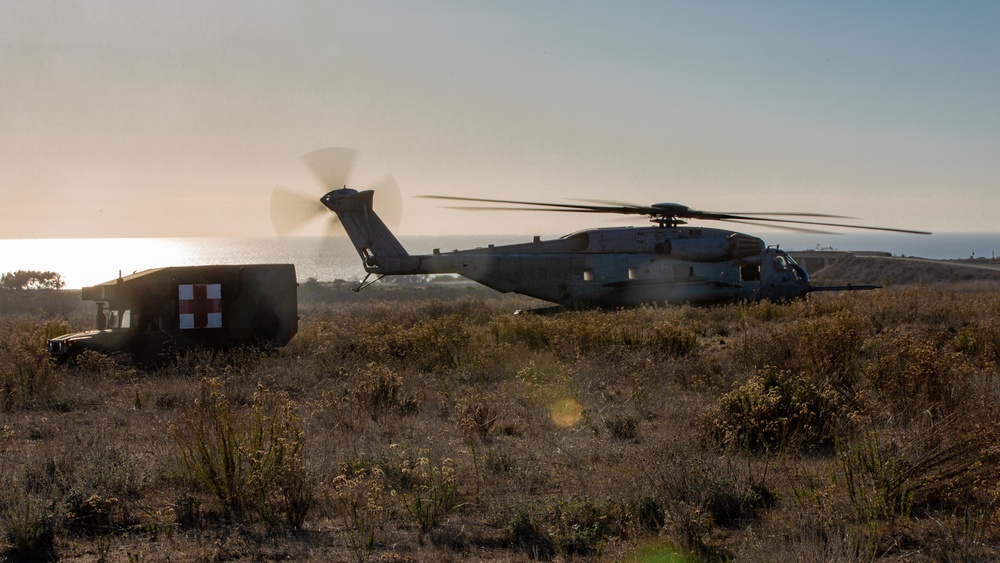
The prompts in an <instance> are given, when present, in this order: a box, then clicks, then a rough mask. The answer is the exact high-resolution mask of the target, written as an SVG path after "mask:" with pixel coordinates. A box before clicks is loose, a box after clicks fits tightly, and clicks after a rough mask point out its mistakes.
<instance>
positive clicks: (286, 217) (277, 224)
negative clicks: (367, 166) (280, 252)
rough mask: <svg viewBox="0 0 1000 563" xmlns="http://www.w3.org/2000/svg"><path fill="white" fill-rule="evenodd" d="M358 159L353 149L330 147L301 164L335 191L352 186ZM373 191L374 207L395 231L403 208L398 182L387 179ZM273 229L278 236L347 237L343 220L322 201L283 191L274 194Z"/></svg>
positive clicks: (317, 151) (315, 152)
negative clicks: (343, 235)
mask: <svg viewBox="0 0 1000 563" xmlns="http://www.w3.org/2000/svg"><path fill="white" fill-rule="evenodd" d="M357 155H358V151H356V150H354V149H350V148H343V147H330V148H325V149H319V150H315V151H313V152H311V153H309V154H306V155H305V156H303V157H302V160H303V161H304V162H305V164H306V166H307V167H308V168H309V169H310V170H311V171H312V173H313V175H315V176H316V179H317V180H319V182H320V183H321V184H322V185H323V187H324V188H326V191H332V190H336V189H338V188H344V187H346V186H347V185H348V184H349V183H350V180H351V176H352V174H353V172H354V163H355V160H356V159H357ZM371 189H373V190H374V191H375V192H376V196H375V207H376V208H377V209H378V212H379V214H380V215H381V216H382V217H383V219H384V221H385V223H386V224H387V225H389V226H390V227H393V228H395V227H397V226H399V222H400V220H401V218H402V207H403V205H402V196H401V195H400V193H399V186H398V185H397V184H396V180H395V179H394V178H393V177H392V176H389V175H386V176H385V177H383V178H382V179H381V180H379V181H377V182H376V183H375V184H374V185H373V186H371ZM324 217H325V218H326V221H325V225H324V226H323V227H322V228H318V223H319V219H321V218H324ZM271 225H272V226H273V227H274V232H275V233H277V234H278V235H279V236H289V235H296V234H309V233H310V232H312V233H314V234H319V233H322V234H323V235H326V236H334V235H342V234H344V229H343V225H342V224H341V222H340V220H339V219H338V218H337V216H336V215H334V214H331V213H330V212H329V210H328V209H327V208H326V206H324V205H323V204H322V203H321V202H320V199H319V197H317V196H313V195H309V194H306V193H302V192H299V191H296V190H290V189H287V188H282V187H276V188H274V190H273V191H272V192H271ZM317 231H318V232H317Z"/></svg>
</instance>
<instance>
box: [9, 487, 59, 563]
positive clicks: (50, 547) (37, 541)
mask: <svg viewBox="0 0 1000 563" xmlns="http://www.w3.org/2000/svg"><path fill="white" fill-rule="evenodd" d="M5 516H6V518H5V520H6V524H7V525H6V536H7V541H9V542H10V544H11V547H12V548H13V552H14V553H15V554H16V555H18V556H21V557H24V558H26V559H31V560H38V561H40V560H55V558H56V551H55V516H54V515H53V514H51V513H47V512H45V511H43V510H40V509H39V507H38V506H37V502H36V501H35V500H34V499H32V498H30V497H29V496H28V495H27V494H23V493H22V494H15V495H13V498H11V499H10V500H9V501H8V504H7V510H6V514H5Z"/></svg>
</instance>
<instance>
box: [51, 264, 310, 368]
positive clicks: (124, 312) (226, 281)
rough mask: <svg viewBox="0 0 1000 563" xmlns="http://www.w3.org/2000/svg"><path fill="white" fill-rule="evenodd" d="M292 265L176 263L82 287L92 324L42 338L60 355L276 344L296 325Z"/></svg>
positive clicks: (142, 356)
mask: <svg viewBox="0 0 1000 563" xmlns="http://www.w3.org/2000/svg"><path fill="white" fill-rule="evenodd" d="M296 287H297V284H296V280H295V266H294V265H292V264H248V265H220V266H177V267H169V268H157V269H153V270H146V271H143V272H139V273H136V274H132V275H130V276H125V277H119V278H118V279H117V280H112V281H109V282H105V283H102V284H99V285H95V286H91V287H85V288H83V290H82V292H81V296H82V298H83V299H84V300H85V301H94V302H96V303H97V330H91V331H86V332H78V333H73V334H67V335H63V336H60V337H58V338H53V339H52V340H50V341H49V352H50V353H51V354H52V356H53V357H55V358H56V359H57V360H59V361H66V360H68V359H70V358H71V357H73V356H75V355H76V354H79V353H80V352H82V351H83V350H95V351H99V352H105V353H117V352H129V353H131V354H133V355H135V357H136V358H137V359H138V360H141V361H145V360H154V359H156V358H162V357H164V356H167V355H171V354H172V353H173V352H175V351H181V350H186V349H189V348H193V347H208V348H221V347H228V346H234V345H240V344H264V345H269V346H283V345H285V344H287V343H288V341H289V340H291V338H292V336H294V335H295V333H296V331H297V330H298V309H297V301H296V298H297V295H296V294H297V290H296Z"/></svg>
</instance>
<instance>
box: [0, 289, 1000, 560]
mask: <svg viewBox="0 0 1000 563" xmlns="http://www.w3.org/2000/svg"><path fill="white" fill-rule="evenodd" d="M399 291H401V292H406V291H409V292H410V298H409V299H398V297H399V296H400V295H403V293H393V294H392V295H391V297H392V299H391V300H380V299H379V298H378V297H379V295H380V294H378V293H373V294H371V297H372V298H373V299H374V300H372V301H368V302H363V303H358V302H340V301H330V300H327V299H325V298H323V297H322V296H317V295H315V294H314V295H312V297H310V298H308V299H304V300H303V303H302V305H301V306H300V312H301V314H302V321H301V328H300V332H299V334H298V335H297V336H296V337H295V338H294V339H293V340H292V342H291V344H290V345H289V346H287V347H286V348H284V349H282V350H278V351H276V352H273V353H261V352H258V351H254V350H238V351H233V352H227V353H218V354H215V355H213V354H210V353H207V352H206V353H191V354H188V355H186V356H183V357H181V358H179V359H178V361H177V363H176V364H173V365H170V366H168V367H164V368H161V369H160V370H159V371H156V372H153V373H147V372H141V371H138V370H136V369H134V368H133V367H132V366H130V365H129V364H128V363H127V362H124V361H120V360H119V359H111V358H106V357H102V356H84V357H82V358H81V359H80V362H79V363H78V365H77V366H76V367H74V368H72V369H68V368H58V369H56V368H54V367H52V366H51V365H50V364H49V363H48V360H47V358H46V354H45V350H44V343H45V338H46V337H47V336H49V335H51V334H53V333H58V332H60V331H68V330H70V329H74V330H78V329H83V328H86V327H87V326H88V325H89V322H90V314H89V313H87V312H84V311H82V310H72V311H66V310H65V308H60V307H55V308H51V307H50V308H45V307H41V308H39V309H37V310H35V311H34V312H32V314H31V315H26V314H15V313H12V312H8V313H6V314H4V315H3V316H2V317H0V416H2V421H3V422H2V429H0V430H2V431H0V452H2V455H3V459H4V460H5V462H4V463H3V464H2V465H0V488H2V490H3V491H5V493H4V494H3V495H2V496H0V530H2V533H3V535H2V537H0V549H3V550H4V551H5V552H7V553H9V554H10V555H11V556H12V557H20V556H25V557H36V558H44V557H47V556H52V555H55V556H58V557H60V558H62V559H64V560H73V559H86V560H95V559H96V560H107V561H111V560H116V561H117V560H129V561H161V560H167V558H168V556H169V558H170V560H171V561H178V560H237V561H238V560H247V561H249V560H272V559H295V560H317V561H320V560H322V561H326V560H339V561H348V560H355V561H366V560H384V561H406V560H414V561H422V560H436V561H464V560H470V559H471V560H484V561H485V560H491V561H492V560H500V561H527V560H534V559H539V560H549V559H558V560H566V559H574V560H591V559H593V560H633V561H640V560H657V561H666V560H671V559H668V558H667V555H666V554H668V553H677V554H679V557H678V559H675V560H684V559H687V560H719V559H728V558H735V559H739V560H751V561H753V560H757V561H775V560H799V561H810V560H816V561H820V560H822V561H831V560H854V561H859V560H865V561H867V560H874V559H883V558H884V559H925V560H970V559H972V560H976V559H981V560H986V559H993V558H996V557H998V556H1000V554H998V552H997V548H996V547H995V546H997V545H1000V529H998V527H997V524H998V517H1000V513H998V511H997V508H998V505H997V502H998V499H1000V465H998V463H997V462H998V457H1000V446H998V445H997V444H998V440H997V438H998V437H1000V424H998V423H1000V419H998V396H997V391H998V389H997V381H998V379H997V366H998V363H1000V320H998V318H1000V315H998V312H1000V295H997V294H994V293H987V292H976V291H972V290H968V291H963V292H954V291H950V290H946V289H919V288H909V289H905V290H885V291H878V292H857V293H849V294H843V295H835V294H819V295H814V296H812V297H811V298H810V299H807V300H803V301H798V302H795V303H791V304H788V305H774V304H770V303H761V304H755V305H732V306H724V307H713V308H692V307H669V308H640V309H632V310H624V311H613V312H568V313H562V314H558V315H554V316H532V315H517V316H515V315H512V314H511V311H513V310H514V309H516V308H518V307H521V306H525V305H527V306H530V305H532V303H528V302H525V301H522V300H520V299H517V298H507V297H489V296H488V295H489V294H484V293H480V292H475V293H473V295H475V297H464V298H457V299H440V298H428V297H424V296H423V295H424V294H421V293H420V291H419V290H417V289H410V290H399ZM50 296H51V298H52V299H54V300H56V299H59V298H60V297H59V294H57V293H51V294H50ZM60 311H61V312H60ZM655 557H659V559H654V558H655ZM645 558H648V559H645Z"/></svg>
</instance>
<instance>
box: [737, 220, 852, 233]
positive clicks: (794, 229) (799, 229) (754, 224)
mask: <svg viewBox="0 0 1000 563" xmlns="http://www.w3.org/2000/svg"><path fill="white" fill-rule="evenodd" d="M725 222H726V223H739V224H740V225H750V226H752V227H770V228H772V229H781V230H783V231H790V232H793V233H807V234H812V235H836V234H841V233H836V232H834V231H821V230H819V229H807V228H805V227H792V226H791V225H769V224H766V223H764V224H762V223H759V222H757V221H739V220H735V219H725Z"/></svg>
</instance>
